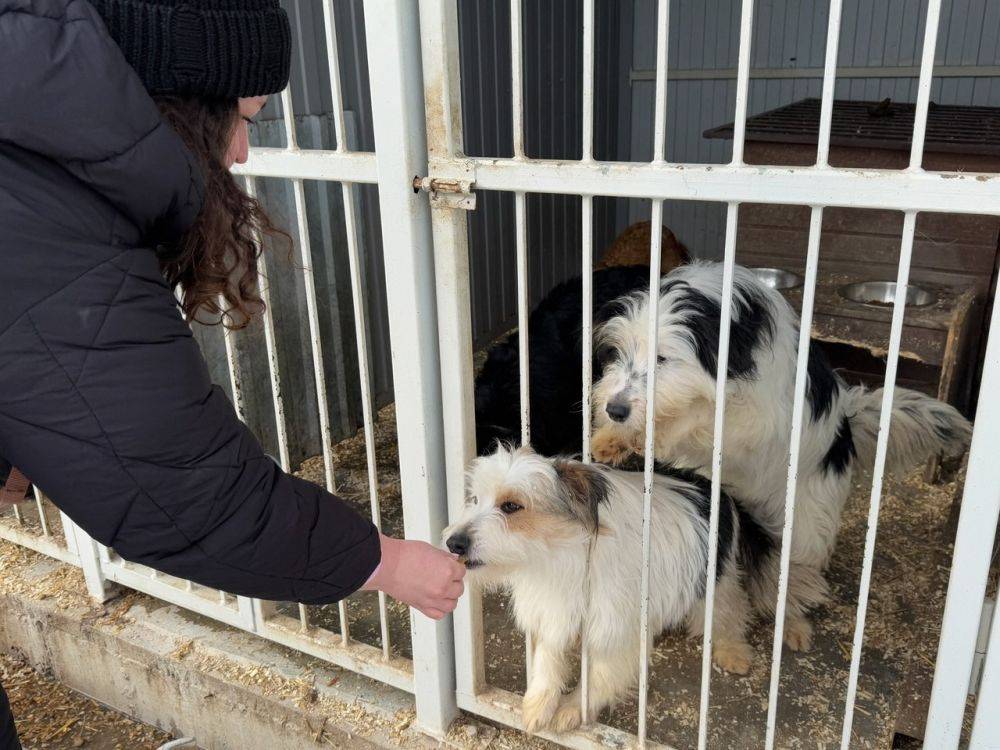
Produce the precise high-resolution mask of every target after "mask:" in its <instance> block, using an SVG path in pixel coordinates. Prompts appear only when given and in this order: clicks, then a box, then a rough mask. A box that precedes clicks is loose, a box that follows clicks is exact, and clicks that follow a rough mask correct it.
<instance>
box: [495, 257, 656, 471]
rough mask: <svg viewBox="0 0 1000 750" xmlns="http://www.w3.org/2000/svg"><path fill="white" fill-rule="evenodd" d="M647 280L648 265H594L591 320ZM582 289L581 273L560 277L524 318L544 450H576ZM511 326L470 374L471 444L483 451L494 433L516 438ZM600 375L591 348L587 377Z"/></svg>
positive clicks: (534, 420)
mask: <svg viewBox="0 0 1000 750" xmlns="http://www.w3.org/2000/svg"><path fill="white" fill-rule="evenodd" d="M648 288H649V267H648V266H616V267H613V268H605V269H602V270H599V271H595V272H594V294H593V310H594V327H595V328H596V327H597V326H598V325H599V324H601V323H603V322H604V321H606V320H607V319H608V318H610V317H611V316H612V315H614V314H615V313H616V312H617V309H616V307H615V305H613V304H611V303H613V302H614V301H615V300H617V299H618V298H619V297H622V296H624V295H626V294H630V293H631V292H634V291H637V290H639V289H648ZM582 311H583V290H582V289H581V280H580V278H579V277H575V278H572V279H570V280H569V281H565V282H563V283H562V284H559V285H558V286H557V287H555V288H554V289H553V290H552V291H551V292H549V293H548V295H546V297H545V299H543V300H542V301H541V303H539V305H538V307H536V308H535V309H534V310H533V311H532V313H531V316H530V317H529V318H528V364H529V385H530V402H531V444H532V446H533V447H534V449H535V451H536V452H538V453H541V454H542V455H545V456H554V455H557V454H569V455H574V454H577V453H579V452H580V451H581V450H582V447H583V437H582V430H583V416H582V409H581V407H582V403H583V396H582V388H583V379H582V376H581V366H582V362H583V351H582V349H581V346H580V334H581V329H582V327H583V322H582ZM518 359H519V358H518V341H517V334H516V333H514V334H511V335H510V336H508V337H507V339H506V340H504V341H501V342H498V343H497V344H495V345H494V346H493V348H491V349H490V351H489V353H488V355H487V358H486V363H485V364H484V365H483V369H482V371H481V372H480V373H479V376H478V377H477V378H476V450H477V452H478V454H479V455H484V454H486V453H488V452H489V451H490V450H491V447H492V446H493V445H494V443H495V442H496V441H505V442H513V443H515V444H516V443H519V442H520V436H521V407H520V404H521V395H520V383H521V377H520V369H519V367H518ZM600 376H601V367H600V364H599V362H598V358H597V356H596V354H595V356H594V362H593V377H594V380H595V381H596V380H597V379H598V378H600Z"/></svg>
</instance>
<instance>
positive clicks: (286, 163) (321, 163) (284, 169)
mask: <svg viewBox="0 0 1000 750" xmlns="http://www.w3.org/2000/svg"><path fill="white" fill-rule="evenodd" d="M232 171H233V174H239V175H254V176H256V177H284V178H286V179H289V180H343V181H344V182H356V183H369V184H374V183H375V182H377V179H376V173H375V154H373V153H370V152H366V151H353V152H342V151H330V150H326V149H309V150H308V151H290V150H288V149H285V148H274V147H263V146H260V147H257V148H252V149H250V154H249V157H248V158H247V163H246V164H236V165H234V166H233V169H232Z"/></svg>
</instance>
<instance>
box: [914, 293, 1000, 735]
mask: <svg viewBox="0 0 1000 750" xmlns="http://www.w3.org/2000/svg"><path fill="white" fill-rule="evenodd" d="M989 330H990V336H989V339H988V340H987V342H986V357H985V359H984V364H983V376H982V381H981V385H980V388H979V394H980V395H979V405H978V406H977V407H976V420H975V425H976V429H975V432H974V433H973V435H972V446H971V448H970V449H969V464H968V471H967V475H966V480H965V491H964V494H963V497H962V511H961V515H960V516H959V519H958V530H957V532H956V534H955V552H954V555H953V557H952V561H951V576H950V578H949V581H948V596H947V598H946V600H945V607H944V619H943V621H942V625H941V640H940V642H939V644H938V656H937V666H936V667H935V670H934V685H933V687H932V689H931V704H930V710H929V711H928V713H927V728H926V731H925V733H924V747H928V748H942V749H944V748H954V747H957V746H958V741H959V738H960V737H961V733H962V716H963V714H964V712H965V699H966V693H967V691H968V685H969V676H970V674H971V671H972V662H973V659H974V657H975V651H976V635H977V633H978V630H979V610H980V605H981V603H982V601H983V598H984V597H985V595H986V583H987V579H988V577H989V572H990V558H991V555H992V552H993V537H994V535H995V534H996V528H997V519H998V517H1000V492H997V487H1000V461H997V460H996V444H997V439H998V436H1000V433H998V429H997V425H1000V305H994V306H993V314H992V316H991V320H990V328H989ZM993 618H994V620H997V619H1000V616H998V615H997V614H996V612H994V614H993ZM995 626H996V623H995V622H994V629H995ZM996 644H997V641H996V640H994V641H993V644H992V645H993V646H994V647H995V646H996ZM991 650H992V649H991ZM994 661H995V656H994ZM991 708H992V707H991Z"/></svg>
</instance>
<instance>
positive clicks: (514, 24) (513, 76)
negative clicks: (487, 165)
mask: <svg viewBox="0 0 1000 750" xmlns="http://www.w3.org/2000/svg"><path fill="white" fill-rule="evenodd" d="M521 2H522V0H510V80H511V92H512V93H513V109H512V112H513V123H514V130H513V133H514V158H515V159H523V158H524V50H523V49H522V47H523V45H522V44H521V24H522V21H521V10H522V9H521ZM453 54H456V55H457V54H458V50H455V52H454V53H453Z"/></svg>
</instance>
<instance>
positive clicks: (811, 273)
mask: <svg viewBox="0 0 1000 750" xmlns="http://www.w3.org/2000/svg"><path fill="white" fill-rule="evenodd" d="M836 1H837V0H834V2H836ZM827 137H828V139H829V131H827ZM822 228H823V209H822V207H820V206H814V207H813V209H812V213H811V214H810V216H809V242H808V245H807V249H806V267H805V279H804V281H803V285H802V310H801V312H800V314H799V344H798V347H799V348H798V350H797V351H798V354H797V358H796V361H795V393H794V396H793V398H792V437H791V440H790V442H789V452H788V479H787V482H786V485H785V522H784V527H783V528H782V532H781V559H780V564H779V573H778V601H777V604H776V608H775V615H774V640H773V642H772V646H771V682H770V688H769V691H768V698H767V730H766V734H765V739H764V743H765V744H764V746H765V748H766V750H772V749H773V748H774V736H775V730H776V728H777V719H778V687H779V683H780V680H781V648H782V644H783V642H784V638H785V609H786V604H787V601H788V575H789V573H788V571H789V568H790V566H791V555H792V528H793V524H794V518H795V492H796V489H797V487H798V479H799V451H800V449H801V447H802V420H803V413H804V411H805V394H806V383H807V382H808V380H809V377H808V367H809V342H810V338H811V334H812V318H813V302H814V300H815V298H816V271H817V269H818V267H819V243H820V236H821V230H822Z"/></svg>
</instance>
